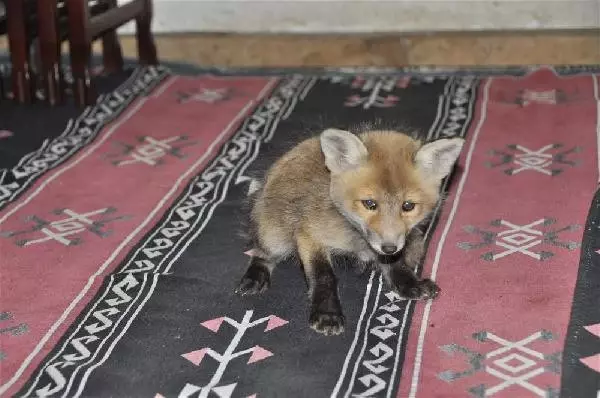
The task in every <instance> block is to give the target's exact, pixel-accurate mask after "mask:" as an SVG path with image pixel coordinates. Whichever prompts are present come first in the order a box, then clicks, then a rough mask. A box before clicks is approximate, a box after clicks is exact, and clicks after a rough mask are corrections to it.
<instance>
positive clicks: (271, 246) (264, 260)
mask: <svg viewBox="0 0 600 398" xmlns="http://www.w3.org/2000/svg"><path fill="white" fill-rule="evenodd" d="M257 230H258V229H257ZM252 248H253V249H252V250H251V254H250V262H249V264H248V268H247V269H246V273H245V274H244V276H243V277H242V280H241V281H240V283H239V284H238V287H237V288H236V290H235V292H236V293H238V294H241V295H242V296H245V295H253V294H259V293H263V292H264V291H266V290H267V289H268V288H269V286H270V285H271V273H272V272H273V270H274V269H275V266H276V265H277V263H279V262H280V261H282V260H283V259H284V258H286V257H287V256H289V255H290V254H291V253H292V251H293V250H294V244H293V242H292V241H291V239H290V238H289V237H286V235H285V233H284V231H281V230H280V229H279V228H276V227H271V228H270V229H268V230H267V231H265V232H263V233H262V234H260V235H259V234H255V236H254V237H253V238H252Z"/></svg>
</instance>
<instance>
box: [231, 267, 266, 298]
mask: <svg viewBox="0 0 600 398" xmlns="http://www.w3.org/2000/svg"><path fill="white" fill-rule="evenodd" d="M270 285H271V275H270V274H269V271H268V270H267V269H265V268H262V267H250V268H248V271H246V274H244V276H243V277H242V280H241V281H240V283H239V284H238V287H237V288H236V289H235V293H236V294H240V295H242V296H247V295H255V294H260V293H263V292H265V291H266V290H267V289H268V288H269V286H270Z"/></svg>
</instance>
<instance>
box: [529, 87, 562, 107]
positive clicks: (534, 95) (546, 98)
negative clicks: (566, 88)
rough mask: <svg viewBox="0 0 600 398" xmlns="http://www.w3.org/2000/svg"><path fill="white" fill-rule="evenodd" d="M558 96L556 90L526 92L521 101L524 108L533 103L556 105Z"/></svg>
mask: <svg viewBox="0 0 600 398" xmlns="http://www.w3.org/2000/svg"><path fill="white" fill-rule="evenodd" d="M556 100H557V96H556V90H546V91H535V90H525V91H524V92H523V95H522V96H521V101H522V103H523V105H524V106H527V105H529V104H531V103H536V104H546V105H556V102H557V101H556Z"/></svg>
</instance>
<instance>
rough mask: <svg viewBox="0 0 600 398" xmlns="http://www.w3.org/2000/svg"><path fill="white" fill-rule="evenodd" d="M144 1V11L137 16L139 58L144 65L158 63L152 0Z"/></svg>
mask: <svg viewBox="0 0 600 398" xmlns="http://www.w3.org/2000/svg"><path fill="white" fill-rule="evenodd" d="M143 1H144V12H142V14H141V15H140V16H138V17H137V18H136V36H137V46H138V58H139V62H140V64H142V65H157V64H158V58H157V55H156V46H155V44H154V36H153V35H152V13H153V10H152V0H143Z"/></svg>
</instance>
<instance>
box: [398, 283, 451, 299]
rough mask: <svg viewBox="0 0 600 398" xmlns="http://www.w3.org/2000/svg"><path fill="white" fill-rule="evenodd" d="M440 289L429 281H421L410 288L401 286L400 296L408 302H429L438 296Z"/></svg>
mask: <svg viewBox="0 0 600 398" xmlns="http://www.w3.org/2000/svg"><path fill="white" fill-rule="evenodd" d="M440 291H441V289H440V288H439V287H438V285H436V284H435V282H434V281H432V280H431V279H423V280H420V281H417V282H415V283H414V284H412V285H411V286H403V287H402V289H400V292H401V295H402V296H403V297H405V298H407V299H409V300H429V299H434V298H436V297H437V296H438V295H439V294H440Z"/></svg>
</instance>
